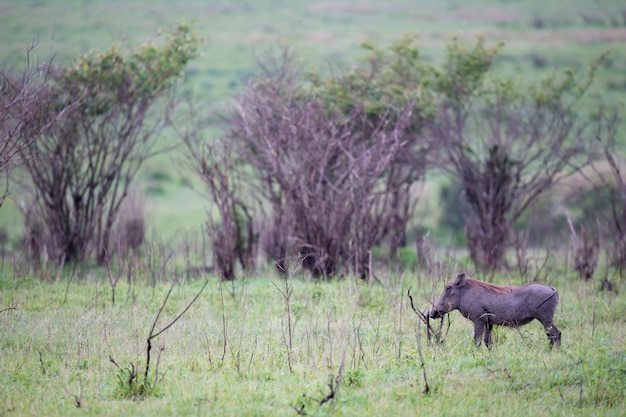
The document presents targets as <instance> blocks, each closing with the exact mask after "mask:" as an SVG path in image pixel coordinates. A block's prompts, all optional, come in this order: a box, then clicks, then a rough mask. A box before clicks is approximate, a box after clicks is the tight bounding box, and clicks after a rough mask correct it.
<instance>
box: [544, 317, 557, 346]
mask: <svg viewBox="0 0 626 417" xmlns="http://www.w3.org/2000/svg"><path fill="white" fill-rule="evenodd" d="M541 324H543V328H544V329H545V330H546V334H547V335H548V339H550V345H551V346H554V347H559V346H561V331H560V330H559V329H558V328H557V327H556V326H555V325H554V323H553V322H552V321H550V322H546V323H541Z"/></svg>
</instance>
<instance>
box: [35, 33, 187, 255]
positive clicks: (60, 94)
mask: <svg viewBox="0 0 626 417" xmlns="http://www.w3.org/2000/svg"><path fill="white" fill-rule="evenodd" d="M197 45H198V39H197V38H196V37H195V36H193V34H192V33H191V31H190V28H189V27H188V26H185V25H181V26H179V27H178V28H177V30H176V31H174V32H172V33H171V34H170V35H169V36H168V38H167V39H166V41H165V43H164V45H163V46H161V47H157V46H156V45H154V44H146V45H144V46H143V47H142V48H141V49H139V50H134V51H130V52H129V53H128V54H127V55H124V54H123V53H122V52H121V51H120V49H119V47H117V46H113V47H111V48H110V49H109V50H108V51H106V52H102V53H93V54H90V55H87V56H84V57H82V58H81V59H79V60H78V62H77V63H76V64H74V65H73V66H69V67H67V68H65V69H60V68H59V69H57V70H56V71H55V72H54V73H53V76H54V81H55V89H54V94H55V96H54V97H53V100H54V101H53V104H54V105H57V106H58V105H65V104H66V103H67V102H68V101H70V100H72V99H73V97H76V96H77V95H78V94H80V93H81V92H83V91H84V95H83V100H82V103H81V105H80V106H79V107H78V108H77V109H76V110H75V111H74V112H72V113H71V115H70V116H68V117H66V118H65V119H64V120H63V122H62V123H59V124H57V125H56V126H55V129H53V130H51V131H49V132H48V133H47V134H46V135H44V136H42V137H41V139H40V140H38V141H37V142H36V143H35V144H33V146H29V147H27V148H25V149H24V152H23V154H24V156H25V158H24V161H25V166H26V170H27V172H28V176H29V177H30V183H31V186H32V188H33V191H34V194H35V201H36V204H37V206H38V209H39V211H40V215H41V218H43V219H44V222H45V225H46V227H47V232H48V235H49V237H50V239H51V241H52V242H51V243H52V244H51V245H50V249H51V250H54V253H51V256H52V257H53V258H54V259H57V260H59V261H69V260H81V259H83V258H84V257H85V256H86V255H87V254H89V253H96V254H97V257H98V260H99V261H100V262H105V261H106V258H107V256H108V253H109V245H110V240H111V232H112V228H113V224H114V221H115V218H116V215H117V212H118V211H119V209H120V205H121V203H122V201H123V200H124V198H125V197H126V194H127V191H128V188H129V186H130V184H131V181H132V180H133V178H134V176H135V175H136V173H137V171H138V170H139V168H140V166H141V165H142V163H143V162H144V161H145V160H146V159H147V158H148V157H150V156H151V155H153V154H154V152H155V147H154V145H155V142H156V139H157V136H156V134H157V133H158V132H159V131H160V130H161V129H162V128H163V127H165V126H167V125H168V124H169V120H170V118H169V117H170V116H169V115H170V113H171V111H172V109H173V106H174V103H173V101H171V100H170V101H165V102H163V101H162V99H164V98H171V97H170V95H169V93H170V92H172V91H173V86H174V85H175V80H176V79H177V78H178V77H179V76H180V74H181V72H182V70H183V69H184V67H185V66H186V64H187V62H188V61H189V60H190V59H191V58H193V57H194V56H195V55H196V50H197Z"/></svg>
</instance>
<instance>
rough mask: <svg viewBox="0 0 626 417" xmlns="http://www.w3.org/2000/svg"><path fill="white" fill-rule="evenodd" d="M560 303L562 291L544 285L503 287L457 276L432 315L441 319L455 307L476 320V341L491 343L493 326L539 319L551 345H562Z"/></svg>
mask: <svg viewBox="0 0 626 417" xmlns="http://www.w3.org/2000/svg"><path fill="white" fill-rule="evenodd" d="M558 303H559V293H558V292H557V291H556V290H555V289H554V288H553V287H548V286H546V285H542V284H526V285H522V286H520V287H513V286H500V285H493V284H488V283H486V282H481V281H476V280H474V279H469V278H465V274H459V275H457V277H456V279H455V280H454V282H452V283H450V284H448V285H446V288H445V290H444V291H443V294H441V297H439V301H437V304H435V307H434V308H433V309H432V310H431V311H430V314H429V317H431V318H439V317H442V316H444V315H445V314H446V313H449V312H451V311H452V310H459V311H460V312H461V314H462V315H463V316H464V317H465V318H467V319H469V320H471V321H472V322H474V342H475V343H476V346H479V345H480V342H481V339H482V338H483V337H484V340H485V345H487V346H490V345H491V330H492V328H493V325H494V324H495V325H499V326H509V327H519V326H523V325H524V324H528V323H530V322H531V321H532V320H533V319H537V320H539V321H540V322H541V324H543V327H544V329H546V333H547V335H548V339H550V344H551V345H552V346H557V347H558V346H559V345H560V344H561V331H560V330H559V329H558V328H557V327H556V326H555V325H554V321H553V316H554V311H555V310H556V306H557V304H558Z"/></svg>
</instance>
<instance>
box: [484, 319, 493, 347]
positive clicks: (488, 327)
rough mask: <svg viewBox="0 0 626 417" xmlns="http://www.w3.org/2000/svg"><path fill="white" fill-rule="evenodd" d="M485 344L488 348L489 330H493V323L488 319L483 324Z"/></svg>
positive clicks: (489, 343)
mask: <svg viewBox="0 0 626 417" xmlns="http://www.w3.org/2000/svg"><path fill="white" fill-rule="evenodd" d="M485 328H486V330H485V346H487V347H488V348H490V347H491V331H492V330H493V324H491V323H489V321H487V323H486V324H485Z"/></svg>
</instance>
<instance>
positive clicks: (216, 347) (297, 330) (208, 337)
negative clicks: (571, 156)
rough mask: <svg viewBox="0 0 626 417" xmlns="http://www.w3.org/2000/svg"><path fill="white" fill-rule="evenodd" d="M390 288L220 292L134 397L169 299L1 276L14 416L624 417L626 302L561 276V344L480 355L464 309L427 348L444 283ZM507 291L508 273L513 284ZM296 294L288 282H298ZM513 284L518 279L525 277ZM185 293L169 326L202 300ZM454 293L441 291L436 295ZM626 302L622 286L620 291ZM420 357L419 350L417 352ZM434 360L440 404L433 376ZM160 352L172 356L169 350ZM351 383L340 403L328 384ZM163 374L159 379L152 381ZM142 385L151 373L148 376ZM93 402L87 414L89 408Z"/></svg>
mask: <svg viewBox="0 0 626 417" xmlns="http://www.w3.org/2000/svg"><path fill="white" fill-rule="evenodd" d="M419 278H420V279H418V275H416V274H406V275H403V276H400V277H398V276H393V275H390V276H384V277H381V279H382V281H383V282H384V285H378V284H376V285H370V284H368V283H366V282H355V281H353V280H342V281H336V282H332V283H322V282H313V281H310V280H307V279H301V278H295V279H294V280H293V281H291V282H290V285H291V287H290V294H291V295H290V300H289V309H290V312H291V313H290V314H291V342H290V337H289V328H290V327H289V313H288V310H287V303H286V299H285V298H284V297H283V295H282V294H281V291H282V293H285V282H284V281H282V280H281V279H279V278H276V277H274V276H273V274H272V273H270V274H268V275H265V276H264V277H262V278H261V277H259V278H254V279H248V280H240V281H237V282H236V283H235V284H234V285H232V286H231V285H230V284H228V285H226V284H225V285H224V286H220V284H219V283H218V281H216V280H214V279H211V280H210V282H209V285H208V287H207V288H206V290H205V292H204V293H203V294H202V296H201V297H200V298H199V299H198V301H197V302H196V303H195V304H194V305H193V306H192V307H191V309H190V310H189V311H188V312H187V314H186V315H185V316H183V318H182V319H181V320H180V321H178V322H177V323H175V324H174V325H173V327H171V328H170V329H169V330H167V331H166V332H165V333H163V334H162V335H161V336H159V337H158V338H156V339H155V341H154V348H153V362H152V363H153V364H154V363H156V359H154V358H155V357H156V353H155V352H158V351H159V350H160V353H159V360H158V377H159V378H162V379H161V380H160V382H159V383H158V385H157V386H156V389H155V392H154V393H153V395H151V396H148V397H147V398H145V399H143V400H142V401H136V400H132V399H129V398H127V396H126V394H125V393H127V390H124V389H123V388H121V386H120V380H119V379H118V378H122V379H121V380H122V381H126V380H127V379H128V374H127V373H123V372H122V373H120V371H119V370H118V368H117V367H116V366H115V365H113V363H112V362H111V361H110V357H112V358H113V359H114V360H115V361H116V362H117V363H118V364H119V365H120V366H121V367H123V368H125V367H130V366H131V364H133V365H135V366H136V367H138V369H139V373H140V375H143V366H144V364H145V339H146V337H147V335H148V333H149V330H150V326H151V324H152V321H153V320H154V317H155V316H156V313H157V311H158V309H159V306H160V305H161V301H162V299H163V297H164V296H165V293H166V291H167V285H166V284H159V285H157V286H156V287H155V288H151V287H150V286H148V285H145V283H143V282H141V281H137V282H136V283H135V284H134V285H133V286H131V287H129V286H128V285H126V284H125V283H121V284H119V285H118V288H117V290H116V293H117V296H116V299H117V301H116V303H115V305H112V304H111V290H110V288H109V287H108V285H107V283H106V281H103V280H97V279H94V278H93V277H85V278H84V280H85V282H82V283H79V284H71V285H69V286H67V285H66V284H67V283H66V282H58V283H45V282H44V283H42V282H38V281H28V280H27V281H25V280H23V279H20V280H13V279H10V278H6V277H5V278H2V279H1V280H0V290H1V294H2V295H1V297H0V305H2V306H7V307H8V306H17V310H8V311H3V312H2V313H0V334H1V335H2V336H1V337H0V347H1V348H0V385H1V386H2V387H3V388H2V390H0V404H1V405H2V406H1V408H0V412H1V413H2V415H7V416H12V415H16V416H17V415H47V416H55V415H59V416H70V415H111V416H113V415H116V416H119V415H134V416H143V415H145V416H148V415H181V416H182V415H216V416H218V415H219V416H222V415H232V416H244V415H246V416H247V415H251V416H252V415H256V416H266V415H281V416H282V415H284V416H297V415H298V413H297V412H296V411H295V409H301V407H303V406H304V408H303V409H301V412H302V413H303V414H302V415H309V416H311V415H334V416H380V415H390V416H391V415H423V416H451V415H458V416H475V415H479V414H486V415H507V416H551V415H593V416H621V415H623V414H624V412H625V411H626V401H625V400H624V396H623V395H624V387H625V386H626V385H625V384H626V332H625V323H624V317H626V299H625V297H624V296H623V295H621V294H620V295H616V294H614V293H608V294H599V293H598V292H597V291H596V289H595V285H593V284H586V283H581V282H579V281H577V280H575V279H574V278H564V277H563V276H562V275H556V274H555V275H554V276H552V277H551V278H550V284H551V285H554V286H555V287H556V288H558V290H559V292H560V296H561V303H560V305H559V307H558V310H557V312H556V315H555V323H556V324H557V325H558V326H559V327H560V328H561V330H562V332H563V345H562V347H561V348H560V349H559V350H554V351H553V350H551V349H550V348H549V347H548V344H547V338H546V337H545V335H544V334H543V328H542V327H541V325H540V324H539V323H538V322H533V323H531V324H529V325H527V326H525V327H523V328H521V329H520V331H516V330H514V329H504V328H496V332H495V341H494V347H493V348H492V349H491V350H487V349H486V348H484V347H481V348H479V349H476V348H475V347H474V345H473V338H472V324H471V322H469V321H467V320H465V319H464V318H463V317H461V316H460V314H459V313H458V312H454V313H453V314H452V315H451V325H450V328H449V332H448V335H447V339H446V341H445V343H444V344H443V345H435V344H430V345H429V344H428V343H427V341H426V338H425V329H424V326H423V325H420V326H418V320H417V317H416V315H415V314H414V313H413V311H412V310H411V308H410V303H409V300H408V298H407V295H406V293H407V289H409V288H412V294H413V296H414V299H415V301H416V303H417V307H418V308H424V307H426V306H427V299H428V297H429V295H430V294H431V288H432V283H433V282H434V281H435V280H436V276H435V275H427V274H423V275H421V276H419ZM500 279H504V277H500ZM287 282H289V281H287ZM513 282H514V283H515V281H513ZM201 284H202V282H201V281H187V282H184V283H183V284H182V285H180V286H177V287H176V288H175V289H174V291H173V294H172V297H171V299H170V302H169V303H168V304H167V306H166V308H165V310H164V312H163V314H162V318H161V320H160V322H159V325H158V326H157V328H161V327H163V326H165V325H166V324H167V323H168V322H169V321H170V320H171V319H173V318H174V317H175V316H176V314H177V313H178V312H179V311H181V310H182V309H183V308H184V306H185V305H186V304H187V303H188V302H189V301H190V300H191V299H192V298H193V296H194V295H195V293H197V291H198V290H199V289H200V288H201ZM441 288H442V285H441V283H439V286H438V288H437V295H438V292H439V291H440V290H441ZM620 290H623V285H622V286H621V288H620ZM418 346H419V347H418ZM420 348H421V350H422V355H423V358H424V363H425V371H426V378H427V381H428V385H429V392H428V393H425V392H424V388H425V383H424V378H423V373H422V369H421V367H420V354H419V349H420ZM161 349H162V350H161ZM342 363H343V371H342V372H343V378H342V381H341V382H340V383H339V387H338V389H337V390H336V396H335V398H334V400H332V401H328V402H326V403H324V404H320V401H321V400H322V399H323V398H324V397H325V396H327V395H328V394H329V393H330V388H329V386H328V383H329V380H330V379H329V378H331V377H334V378H336V377H337V376H338V375H339V373H340V372H341V371H340V369H341V367H342ZM154 371H155V367H154V366H153V368H152V369H151V373H150V380H153V378H155V374H154ZM140 377H141V376H140ZM78 404H80V408H77V405H78Z"/></svg>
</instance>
